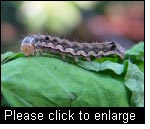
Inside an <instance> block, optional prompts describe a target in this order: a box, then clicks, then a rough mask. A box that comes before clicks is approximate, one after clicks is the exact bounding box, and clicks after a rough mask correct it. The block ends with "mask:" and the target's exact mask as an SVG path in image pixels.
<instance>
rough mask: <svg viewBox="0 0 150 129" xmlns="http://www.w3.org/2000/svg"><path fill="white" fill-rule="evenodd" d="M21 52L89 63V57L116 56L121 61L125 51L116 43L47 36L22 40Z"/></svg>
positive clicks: (35, 36) (33, 36) (36, 36)
mask: <svg viewBox="0 0 150 129" xmlns="http://www.w3.org/2000/svg"><path fill="white" fill-rule="evenodd" d="M21 51H22V52H23V53H24V54H25V55H26V56H30V55H35V54H36V53H38V52H41V53H42V52H45V51H48V52H51V53H57V54H60V55H61V56H62V59H63V60H64V59H65V56H71V57H73V58H74V60H75V61H76V62H78V58H79V57H84V58H85V59H86V60H88V61H90V60H91V57H94V58H100V57H102V56H110V55H118V56H119V57H120V58H121V59H123V58H124V52H125V49H124V48H123V47H122V46H121V45H120V44H118V43H116V42H103V43H78V42H70V41H68V40H66V39H60V38H58V37H52V36H49V35H31V36H27V37H25V38H24V39H23V40H22V43H21Z"/></svg>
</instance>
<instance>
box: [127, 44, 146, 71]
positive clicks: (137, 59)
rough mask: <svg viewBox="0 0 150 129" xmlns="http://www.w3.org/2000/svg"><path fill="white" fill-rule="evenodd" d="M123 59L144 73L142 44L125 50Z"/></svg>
mask: <svg viewBox="0 0 150 129" xmlns="http://www.w3.org/2000/svg"><path fill="white" fill-rule="evenodd" d="M125 57H126V59H129V60H130V62H132V63H133V64H136V65H137V66H138V67H139V69H140V70H141V71H142V72H144V42H140V43H138V44H136V45H135V46H133V47H132V48H131V49H129V50H127V51H126V53H125Z"/></svg>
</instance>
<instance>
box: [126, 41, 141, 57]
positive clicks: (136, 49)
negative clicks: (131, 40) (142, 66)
mask: <svg viewBox="0 0 150 129" xmlns="http://www.w3.org/2000/svg"><path fill="white" fill-rule="evenodd" d="M125 54H126V55H129V56H135V57H137V56H140V57H141V56H144V42H139V43H138V44H136V45H134V46H133V47H132V48H131V49H129V50H127V51H126V53H125Z"/></svg>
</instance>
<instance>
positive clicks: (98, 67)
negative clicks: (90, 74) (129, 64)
mask: <svg viewBox="0 0 150 129" xmlns="http://www.w3.org/2000/svg"><path fill="white" fill-rule="evenodd" d="M78 65H79V66H80V67H82V68H85V69H87V70H91V71H96V72H99V71H103V70H112V71H113V72H115V73H116V74H122V73H123V70H124V65H122V64H119V63H114V62H111V61H105V62H102V63H98V62H94V61H93V62H87V61H79V63H78Z"/></svg>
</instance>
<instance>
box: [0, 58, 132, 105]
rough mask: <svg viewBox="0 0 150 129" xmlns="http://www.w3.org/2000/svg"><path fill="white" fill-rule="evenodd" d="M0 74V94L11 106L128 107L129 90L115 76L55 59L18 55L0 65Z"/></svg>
mask: <svg viewBox="0 0 150 129" xmlns="http://www.w3.org/2000/svg"><path fill="white" fill-rule="evenodd" d="M118 71H119V70H118ZM1 74H2V79H1V80H2V95H3V96H4V97H5V99H6V100H7V102H8V103H9V104H10V105H11V106H29V107H32V106H60V107H62V106H74V107H76V106H103V107H113V106H125V107H128V106H130V105H129V103H130V93H129V91H128V89H127V88H126V87H125V86H124V83H123V82H122V80H121V79H119V78H118V76H117V75H116V76H113V77H112V76H111V75H107V74H103V73H100V72H99V73H96V72H91V71H87V70H85V69H82V68H80V67H78V66H76V65H74V64H70V63H67V62H64V61H61V60H59V59H56V58H50V57H28V58H25V57H19V58H17V59H15V60H11V61H9V62H7V63H5V64H3V65H2V73H1ZM117 78H118V79H117Z"/></svg>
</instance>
